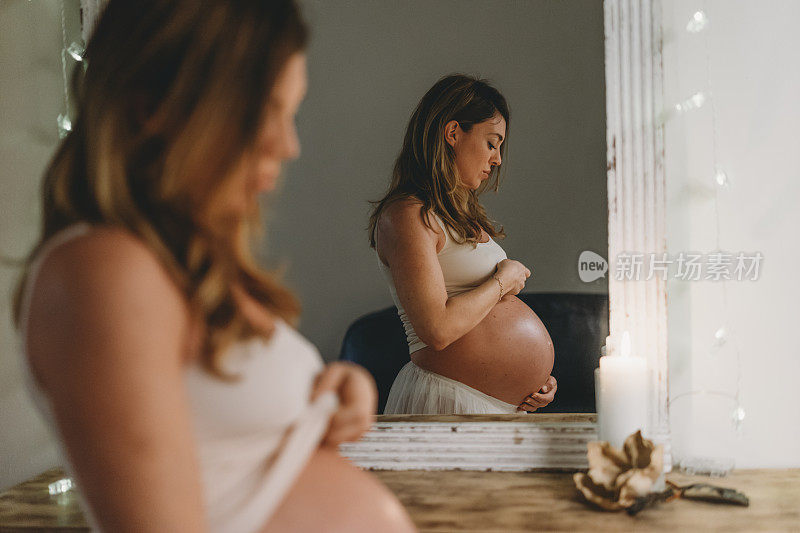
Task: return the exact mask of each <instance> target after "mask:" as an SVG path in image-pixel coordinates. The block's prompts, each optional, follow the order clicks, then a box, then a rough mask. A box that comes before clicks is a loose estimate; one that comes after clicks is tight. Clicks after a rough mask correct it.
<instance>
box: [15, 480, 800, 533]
mask: <svg viewBox="0 0 800 533" xmlns="http://www.w3.org/2000/svg"><path fill="white" fill-rule="evenodd" d="M375 475H376V476H377V477H378V478H379V479H381V480H382V481H383V482H384V483H386V485H387V486H388V487H389V488H390V489H392V490H393V491H394V492H395V494H397V496H398V497H399V498H400V500H401V501H402V502H403V504H404V505H405V506H406V508H407V509H408V511H409V513H410V514H411V517H412V518H413V520H414V522H415V523H416V524H417V527H419V528H420V530H421V531H436V532H439V531H675V532H683V531H726V532H727V531H800V469H791V470H740V471H735V472H734V473H733V474H732V475H730V476H728V477H725V478H707V477H701V476H685V475H681V474H676V473H671V474H669V475H668V476H667V479H669V480H670V481H673V482H675V483H678V484H681V485H683V484H688V483H692V482H710V483H713V484H716V485H720V486H725V487H731V488H735V489H738V490H740V491H742V492H744V493H745V494H747V496H748V497H749V498H750V507H746V508H744V507H734V506H727V505H715V504H709V503H702V502H694V501H682V500H678V501H674V502H669V503H664V504H659V505H657V506H656V507H651V508H648V509H645V510H644V511H642V512H641V513H640V514H638V515H637V516H634V517H631V516H628V515H627V514H625V513H622V512H620V513H608V512H604V511H596V510H594V508H593V507H591V506H590V505H589V504H587V503H586V502H584V501H583V499H582V497H581V496H579V494H578V493H577V490H576V489H575V486H574V485H573V482H572V475H571V474H569V473H545V472H459V471H449V472H423V471H404V472H392V471H384V472H375ZM60 477H63V472H62V471H61V470H59V469H53V470H48V471H47V472H44V473H43V474H41V475H39V476H37V477H35V478H33V479H31V480H29V481H27V482H25V483H22V484H20V485H17V486H16V487H14V488H12V489H10V490H7V491H5V492H3V493H0V531H2V532H4V533H5V532H9V533H10V532H22V531H26V532H27V531H88V530H89V529H88V528H87V527H86V523H85V521H84V519H83V515H82V514H81V511H80V508H79V505H78V500H77V496H76V494H75V492H74V491H70V492H68V493H66V494H63V495H59V496H50V495H49V494H48V491H47V485H48V484H49V483H51V482H53V481H55V480H57V479H59V478H60Z"/></svg>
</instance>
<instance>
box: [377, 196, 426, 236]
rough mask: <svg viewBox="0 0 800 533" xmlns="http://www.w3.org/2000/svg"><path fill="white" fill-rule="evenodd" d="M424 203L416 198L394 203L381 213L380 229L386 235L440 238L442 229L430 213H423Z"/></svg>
mask: <svg viewBox="0 0 800 533" xmlns="http://www.w3.org/2000/svg"><path fill="white" fill-rule="evenodd" d="M422 209H423V203H422V202H421V201H420V200H418V199H416V198H403V199H402V200H397V201H395V202H392V203H391V204H389V205H388V206H386V208H385V209H384V211H383V213H381V217H380V219H379V220H378V229H379V231H382V232H383V233H384V234H386V235H391V236H393V237H395V238H396V237H399V236H401V235H406V236H413V237H417V236H419V235H425V234H427V235H428V236H433V235H436V236H437V237H438V235H439V234H441V233H442V229H441V228H440V227H439V225H438V224H437V223H436V222H435V220H434V218H433V216H432V214H431V213H430V211H427V212H424V213H422Z"/></svg>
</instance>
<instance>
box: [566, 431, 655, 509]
mask: <svg viewBox="0 0 800 533" xmlns="http://www.w3.org/2000/svg"><path fill="white" fill-rule="evenodd" d="M587 457H588V459H589V472H588V473H587V474H583V473H578V474H575V475H574V476H573V480H574V481H575V486H576V487H577V488H578V490H579V491H580V492H581V494H583V495H584V497H586V499H587V500H588V501H590V502H592V503H594V504H596V505H597V506H599V507H600V508H602V509H605V510H609V511H617V510H620V509H624V508H628V507H630V506H632V505H633V504H634V503H635V502H636V501H637V500H638V499H640V498H642V497H645V496H647V495H648V494H649V493H650V492H651V490H652V488H653V484H654V483H655V481H656V480H657V479H658V477H659V475H661V471H662V470H663V468H664V448H663V446H661V445H658V446H655V445H654V444H653V442H652V441H649V440H647V439H645V438H643V437H642V433H641V432H640V431H637V432H636V433H633V434H631V435H630V436H629V437H628V438H627V439H625V443H624V444H623V449H622V450H618V449H616V448H614V447H613V446H611V445H610V444H609V443H607V442H597V441H595V442H590V443H588V446H587Z"/></svg>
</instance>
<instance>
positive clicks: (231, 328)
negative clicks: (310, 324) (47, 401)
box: [14, 0, 307, 378]
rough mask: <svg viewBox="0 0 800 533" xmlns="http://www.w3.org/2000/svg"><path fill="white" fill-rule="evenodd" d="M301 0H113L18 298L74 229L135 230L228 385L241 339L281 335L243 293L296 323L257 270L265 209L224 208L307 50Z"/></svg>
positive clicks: (91, 52) (284, 299)
mask: <svg viewBox="0 0 800 533" xmlns="http://www.w3.org/2000/svg"><path fill="white" fill-rule="evenodd" d="M306 41H307V29H306V25H305V23H304V22H303V20H302V17H301V15H300V13H299V11H298V8H297V6H296V4H295V3H294V2H293V1H291V0H284V1H280V0H278V1H257V0H210V1H205V2H202V3H199V4H198V3H197V2H194V1H192V0H137V1H135V2H134V1H129V0H111V2H110V3H109V4H108V5H107V7H106V9H105V11H104V12H103V14H102V16H101V18H100V20H99V22H98V24H97V27H96V29H95V31H94V34H93V36H92V38H91V40H90V42H89V43H88V46H87V49H86V55H85V61H86V62H87V64H88V68H87V69H86V71H85V73H84V72H83V71H82V69H79V68H76V69H75V71H74V72H73V74H72V90H73V93H74V95H75V99H76V101H77V106H76V113H75V116H76V119H75V120H74V122H73V129H72V131H71V132H70V133H69V134H68V136H67V137H66V138H65V139H64V140H63V141H62V142H61V144H60V145H59V147H58V149H57V151H56V152H55V155H54V156H53V158H52V160H51V162H50V164H49V166H48V168H47V170H46V172H45V175H44V183H43V188H42V201H43V224H42V231H41V235H40V237H39V239H38V242H37V244H36V245H35V246H34V248H33V250H32V251H31V253H30V254H29V255H28V256H27V259H26V260H25V268H24V270H23V274H22V277H21V279H20V281H19V282H18V285H17V289H16V292H15V297H14V322H15V325H16V326H17V327H19V322H20V307H21V295H22V291H23V287H24V286H25V283H26V279H27V277H28V272H29V269H30V264H31V261H32V260H33V258H34V257H35V256H36V255H37V253H38V252H39V250H40V249H41V248H42V246H43V244H44V243H45V242H46V241H47V240H48V239H49V238H50V237H51V236H52V235H54V234H55V233H57V232H58V231H59V230H61V229H63V228H65V227H66V226H68V225H70V224H73V223H76V222H88V223H90V224H92V225H103V226H115V227H121V228H124V229H125V230H127V231H130V232H131V233H132V234H134V235H135V236H137V237H138V238H139V239H141V241H143V242H144V243H145V244H146V245H147V246H148V247H149V248H150V249H151V250H152V251H153V252H154V254H155V255H156V256H157V258H158V259H159V260H160V262H161V263H162V264H163V266H164V267H165V268H166V270H167V272H168V273H169V274H170V276H171V277H172V278H173V280H174V282H175V283H176V284H177V285H178V286H179V287H180V289H181V290H182V292H183V293H184V295H185V297H186V299H187V302H188V303H189V305H190V308H191V310H192V312H193V313H194V314H195V316H196V317H198V318H199V319H201V320H203V321H204V323H205V325H206V327H205V331H206V336H205V339H204V342H203V348H202V351H201V354H200V361H201V362H202V365H203V366H204V367H205V368H206V369H207V370H208V371H209V372H210V373H212V374H213V375H215V376H217V377H219V378H228V377H230V376H227V375H226V374H225V372H224V371H223V370H222V367H221V358H222V354H223V353H224V351H225V349H226V348H227V347H228V346H229V345H230V344H231V343H232V342H234V341H236V340H239V339H246V338H250V337H253V336H256V335H261V336H265V337H268V336H269V335H271V333H272V331H271V330H267V329H265V328H263V327H261V328H259V327H257V326H255V325H253V324H251V323H250V322H249V321H248V320H247V319H246V318H245V316H244V315H243V313H242V310H241V309H240V306H239V305H237V303H236V299H235V296H234V293H233V291H234V290H235V289H234V287H239V288H241V289H243V290H244V291H246V292H247V294H248V295H249V296H251V297H253V298H254V299H255V300H256V301H258V302H259V303H260V304H262V305H263V306H264V307H266V308H267V309H268V310H269V311H271V312H272V313H274V314H275V315H277V316H279V317H281V318H283V319H285V320H288V321H290V322H294V321H295V320H296V318H297V316H298V315H299V312H300V306H299V303H298V301H297V299H296V298H295V296H294V295H293V294H292V293H291V292H290V291H289V290H288V289H286V288H285V287H283V286H282V285H281V284H280V283H279V282H278V281H277V279H276V277H275V276H274V275H273V274H271V273H268V272H266V271H264V270H262V269H260V268H259V266H258V265H257V264H256V262H255V260H254V259H253V256H252V251H251V249H250V245H251V242H252V239H253V238H254V236H256V235H257V234H258V233H259V232H260V231H261V230H260V229H259V227H260V225H261V224H260V215H259V213H258V211H257V209H256V210H254V211H249V212H247V213H243V214H242V215H241V216H231V215H230V214H228V215H222V214H221V213H222V211H221V210H219V209H216V207H218V206H219V205H220V204H221V202H222V199H223V198H225V197H226V193H227V192H228V191H230V190H232V189H236V188H238V189H239V190H244V189H243V187H242V180H243V179H244V177H243V173H242V168H246V162H247V161H251V158H252V157H255V153H256V142H257V137H258V133H259V129H260V127H261V125H262V124H263V122H264V120H265V117H266V112H267V108H268V98H269V95H270V93H271V89H272V87H273V85H274V82H275V80H276V77H277V75H278V73H279V71H280V70H281V68H282V67H283V65H284V64H285V63H286V61H287V60H288V58H289V57H290V56H291V55H292V54H294V53H296V52H299V51H302V50H304V49H305V46H306Z"/></svg>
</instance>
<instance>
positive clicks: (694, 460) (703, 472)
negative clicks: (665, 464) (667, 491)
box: [678, 456, 734, 477]
mask: <svg viewBox="0 0 800 533" xmlns="http://www.w3.org/2000/svg"><path fill="white" fill-rule="evenodd" d="M733 467H734V460H733V458H730V457H702V456H696V457H685V458H683V459H681V460H680V462H679V463H678V469H679V470H680V471H681V472H683V473H684V474H689V475H690V476H711V477H724V476H727V475H728V474H730V473H731V471H732V470H733Z"/></svg>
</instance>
